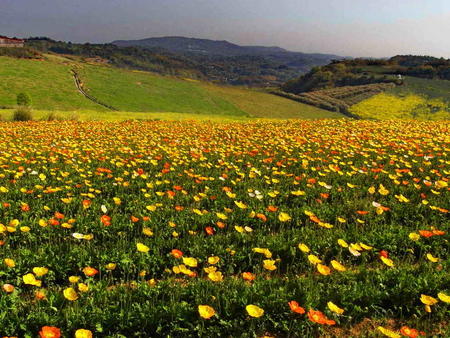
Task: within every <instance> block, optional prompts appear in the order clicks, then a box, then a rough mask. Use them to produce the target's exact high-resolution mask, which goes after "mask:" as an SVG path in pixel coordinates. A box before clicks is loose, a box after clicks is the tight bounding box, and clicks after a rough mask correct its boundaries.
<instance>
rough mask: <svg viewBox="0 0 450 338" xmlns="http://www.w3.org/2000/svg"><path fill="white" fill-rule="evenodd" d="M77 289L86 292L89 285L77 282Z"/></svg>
mask: <svg viewBox="0 0 450 338" xmlns="http://www.w3.org/2000/svg"><path fill="white" fill-rule="evenodd" d="M78 290H80V291H81V292H88V291H89V286H88V285H86V284H84V283H79V284H78Z"/></svg>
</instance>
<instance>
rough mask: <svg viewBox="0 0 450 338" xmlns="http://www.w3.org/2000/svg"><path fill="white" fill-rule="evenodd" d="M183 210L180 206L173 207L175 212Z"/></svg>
mask: <svg viewBox="0 0 450 338" xmlns="http://www.w3.org/2000/svg"><path fill="white" fill-rule="evenodd" d="M183 209H184V208H183V207H182V206H179V205H177V206H176V207H175V210H176V211H181V210H183Z"/></svg>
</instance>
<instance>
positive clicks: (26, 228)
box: [20, 227, 31, 232]
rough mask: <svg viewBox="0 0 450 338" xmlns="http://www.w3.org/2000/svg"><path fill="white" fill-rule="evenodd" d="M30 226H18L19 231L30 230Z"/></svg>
mask: <svg viewBox="0 0 450 338" xmlns="http://www.w3.org/2000/svg"><path fill="white" fill-rule="evenodd" d="M30 230H31V229H30V227H20V231H22V232H30Z"/></svg>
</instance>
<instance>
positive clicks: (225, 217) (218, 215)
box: [216, 212, 228, 220]
mask: <svg viewBox="0 0 450 338" xmlns="http://www.w3.org/2000/svg"><path fill="white" fill-rule="evenodd" d="M216 216H217V217H218V218H220V219H223V220H225V219H228V217H227V215H225V214H222V213H220V212H216Z"/></svg>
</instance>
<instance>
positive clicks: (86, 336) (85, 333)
mask: <svg viewBox="0 0 450 338" xmlns="http://www.w3.org/2000/svg"><path fill="white" fill-rule="evenodd" d="M75 338H92V332H91V331H89V330H85V329H78V330H76V331H75Z"/></svg>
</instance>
